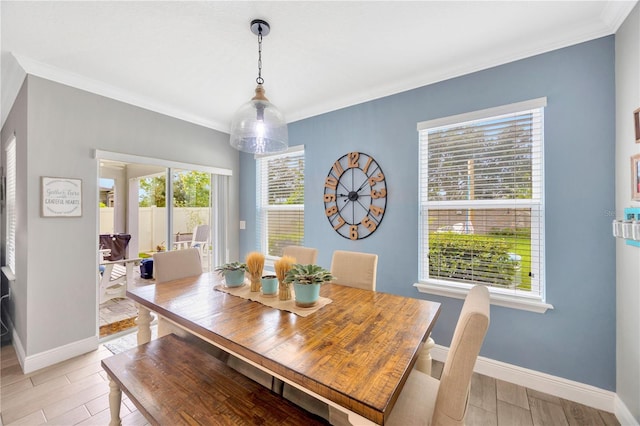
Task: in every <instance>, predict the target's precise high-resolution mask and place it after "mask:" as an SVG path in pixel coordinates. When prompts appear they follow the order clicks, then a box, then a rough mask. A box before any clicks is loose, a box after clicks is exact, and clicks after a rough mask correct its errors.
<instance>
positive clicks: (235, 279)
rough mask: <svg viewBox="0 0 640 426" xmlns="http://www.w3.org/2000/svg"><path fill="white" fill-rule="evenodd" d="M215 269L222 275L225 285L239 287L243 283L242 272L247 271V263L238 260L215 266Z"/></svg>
mask: <svg viewBox="0 0 640 426" xmlns="http://www.w3.org/2000/svg"><path fill="white" fill-rule="evenodd" d="M215 270H216V271H218V272H219V273H220V274H221V275H222V276H223V277H224V281H225V284H226V285H227V287H240V286H241V285H242V284H244V273H245V272H246V271H247V265H246V264H245V263H240V262H230V263H225V264H224V265H220V266H217V267H216V269H215Z"/></svg>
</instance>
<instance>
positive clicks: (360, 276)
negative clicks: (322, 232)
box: [331, 250, 378, 291]
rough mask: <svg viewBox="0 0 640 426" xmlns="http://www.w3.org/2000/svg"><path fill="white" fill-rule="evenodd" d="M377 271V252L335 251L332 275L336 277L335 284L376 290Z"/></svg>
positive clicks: (332, 261) (332, 260)
mask: <svg viewBox="0 0 640 426" xmlns="http://www.w3.org/2000/svg"><path fill="white" fill-rule="evenodd" d="M377 273H378V255H377V254H371V253H360V252H356V251H344V250H336V251H334V252H333V258H332V259H331V275H333V276H334V277H335V279H334V280H333V283H335V284H340V285H346V286H349V287H356V288H361V289H364V290H373V291H375V289H376V275H377Z"/></svg>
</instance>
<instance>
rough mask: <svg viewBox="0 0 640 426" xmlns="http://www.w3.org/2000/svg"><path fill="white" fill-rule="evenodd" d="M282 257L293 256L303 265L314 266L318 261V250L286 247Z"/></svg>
mask: <svg viewBox="0 0 640 426" xmlns="http://www.w3.org/2000/svg"><path fill="white" fill-rule="evenodd" d="M282 256H291V257H293V258H294V259H295V260H296V262H295V263H301V264H303V265H313V264H315V263H316V261H317V259H318V249H314V248H311V247H302V246H286V247H285V248H283V249H282Z"/></svg>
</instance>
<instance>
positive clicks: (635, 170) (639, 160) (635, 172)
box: [631, 154, 640, 201]
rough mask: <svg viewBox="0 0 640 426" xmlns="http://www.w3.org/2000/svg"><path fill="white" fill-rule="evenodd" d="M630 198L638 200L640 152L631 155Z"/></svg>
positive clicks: (639, 190)
mask: <svg viewBox="0 0 640 426" xmlns="http://www.w3.org/2000/svg"><path fill="white" fill-rule="evenodd" d="M631 199H632V200H634V201H640V154H636V155H632V156H631Z"/></svg>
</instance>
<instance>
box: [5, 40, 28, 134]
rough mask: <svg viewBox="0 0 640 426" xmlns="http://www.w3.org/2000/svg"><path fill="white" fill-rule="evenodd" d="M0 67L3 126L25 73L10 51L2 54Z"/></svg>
mask: <svg viewBox="0 0 640 426" xmlns="http://www.w3.org/2000/svg"><path fill="white" fill-rule="evenodd" d="M0 68H2V90H1V91H0V92H2V98H1V100H0V109H1V110H2V116H1V120H2V121H1V123H2V124H0V128H1V127H4V123H5V121H7V118H8V117H9V112H10V111H11V107H12V106H13V103H14V102H15V101H16V98H17V97H18V93H19V92H20V88H21V87H22V83H23V82H24V79H25V77H26V76H27V73H26V72H25V70H24V69H23V68H22V67H21V66H20V64H19V63H18V61H17V60H16V58H15V56H13V55H12V54H11V53H7V54H6V55H5V54H3V55H2V64H1V66H0Z"/></svg>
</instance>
